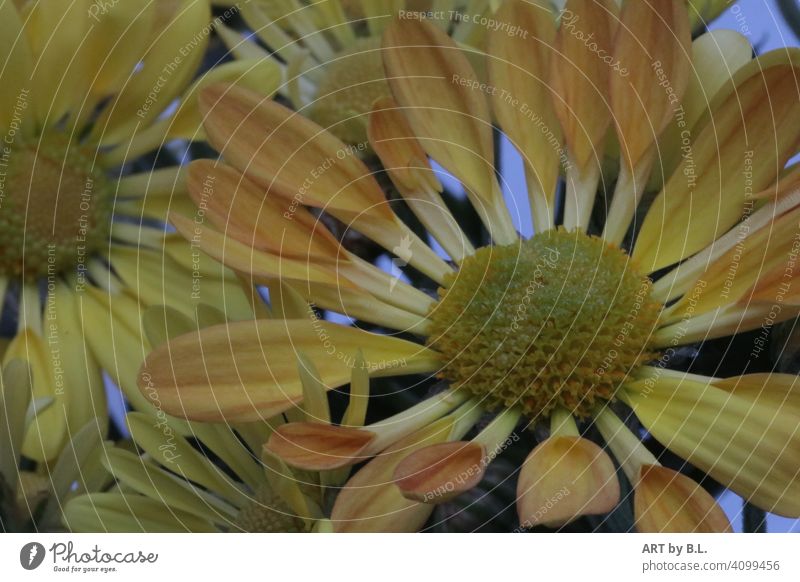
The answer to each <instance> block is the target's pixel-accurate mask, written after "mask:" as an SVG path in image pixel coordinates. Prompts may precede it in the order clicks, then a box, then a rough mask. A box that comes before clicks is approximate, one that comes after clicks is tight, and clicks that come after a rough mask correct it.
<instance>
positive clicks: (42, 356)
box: [4, 328, 69, 461]
mask: <svg viewBox="0 0 800 582" xmlns="http://www.w3.org/2000/svg"><path fill="white" fill-rule="evenodd" d="M59 357H60V356H59V354H58V352H57V351H56V352H55V353H53V352H51V351H50V349H49V346H48V344H47V343H46V342H45V340H44V338H42V337H41V336H40V335H39V334H37V333H36V332H34V331H33V330H31V329H30V328H26V329H24V330H23V331H22V332H21V333H19V334H17V336H16V337H15V338H14V339H13V340H12V341H11V344H10V345H9V346H8V349H7V351H6V353H5V355H4V361H5V362H11V361H13V360H21V361H23V362H26V363H27V364H28V366H29V367H30V374H31V375H30V382H31V385H32V391H33V399H34V400H36V399H40V398H48V399H53V400H54V402H53V404H52V405H51V406H48V407H47V409H46V410H44V411H42V412H40V413H39V414H38V415H36V418H35V419H34V420H33V422H32V423H31V426H29V427H28V429H27V431H26V436H25V440H24V442H23V447H22V451H23V453H24V454H25V456H27V457H30V458H32V459H34V460H36V461H45V460H48V461H49V460H55V459H56V458H57V457H58V454H59V453H60V452H61V448H62V447H63V446H64V443H65V441H66V439H67V438H68V436H67V435H68V432H67V422H66V420H67V419H66V417H67V410H69V399H68V396H69V395H68V394H67V393H66V391H65V386H64V377H63V368H61V364H60V361H58V365H59V370H58V371H59V372H60V373H59V374H58V375H56V373H55V372H56V370H55V368H54V363H56V362H54V358H59Z"/></svg>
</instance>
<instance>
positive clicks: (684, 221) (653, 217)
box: [633, 49, 800, 271]
mask: <svg viewBox="0 0 800 582" xmlns="http://www.w3.org/2000/svg"><path fill="white" fill-rule="evenodd" d="M792 59H800V50H791V49H788V50H783V49H782V50H781V51H776V52H773V53H766V54H764V55H762V56H761V57H759V58H758V59H756V60H755V61H754V62H753V63H751V64H748V65H746V66H745V67H744V68H743V69H742V70H740V71H739V72H738V73H737V74H736V75H734V79H733V80H732V82H731V85H732V86H735V91H734V90H732V89H731V90H730V91H725V90H723V93H724V94H723V95H722V96H721V97H720V98H719V99H721V101H720V102H719V103H717V102H716V100H715V102H714V103H713V104H712V106H713V110H712V111H711V115H710V118H709V119H710V120H713V122H710V121H709V122H707V123H705V124H703V121H700V122H698V123H700V124H702V125H701V127H702V129H701V130H700V131H699V134H698V135H697V137H696V138H695V139H691V136H690V137H689V138H688V142H687V144H685V146H686V148H687V149H686V150H685V152H684V153H685V155H684V158H683V160H682V162H681V164H680V165H679V166H678V168H677V169H676V170H675V172H674V173H673V175H672V177H671V178H670V179H669V180H668V181H667V183H666V185H665V186H664V190H663V191H662V192H661V193H660V194H659V195H658V197H657V198H656V200H655V201H654V203H653V206H652V207H651V209H650V211H649V212H648V214H647V217H646V218H645V221H644V224H643V225H642V230H641V232H640V234H639V237H638V239H637V241H636V246H635V248H634V254H633V256H634V258H635V259H636V260H638V261H639V262H640V264H641V265H642V267H643V268H644V269H646V270H649V271H653V270H656V269H660V268H662V267H665V266H668V265H671V264H673V263H675V262H677V261H679V260H681V259H683V258H685V257H687V256H689V255H691V254H693V253H695V252H697V251H699V250H701V249H702V248H704V247H705V246H706V245H708V244H709V243H711V242H712V241H714V240H715V239H717V238H719V237H720V236H722V235H723V234H724V233H725V232H726V231H727V230H728V229H729V228H730V227H731V226H733V225H734V224H735V223H736V222H737V221H738V220H739V219H740V218H741V216H742V214H743V212H744V205H745V200H746V197H747V192H753V193H755V192H758V191H760V190H763V189H764V188H766V187H767V186H768V185H769V184H770V183H772V182H774V181H775V180H776V178H777V177H778V175H779V172H780V171H781V170H782V169H783V167H784V166H785V164H786V162H787V161H788V160H789V158H790V157H791V156H792V155H794V154H795V153H796V152H797V148H798V145H799V144H800V136H798V134H797V132H796V131H794V130H793V129H790V128H794V127H796V126H797V125H798V124H800V99H798V89H797V84H796V82H795V79H796V78H797V75H798V72H799V69H800V67H798V66H797V65H795V64H793V63H792ZM798 62H800V61H798ZM751 169H752V171H750V170H751Z"/></svg>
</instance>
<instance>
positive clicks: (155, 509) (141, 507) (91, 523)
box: [64, 493, 217, 533]
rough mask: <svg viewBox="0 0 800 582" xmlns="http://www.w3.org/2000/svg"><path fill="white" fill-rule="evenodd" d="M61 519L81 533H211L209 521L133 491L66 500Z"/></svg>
mask: <svg viewBox="0 0 800 582" xmlns="http://www.w3.org/2000/svg"><path fill="white" fill-rule="evenodd" d="M64 523H65V524H66V525H67V527H69V529H70V530H71V531H75V532H82V533H95V532H112V533H114V532H116V533H139V532H145V533H171V532H198V533H202V532H205V533H212V532H216V531H217V529H216V528H214V527H213V525H212V524H211V522H209V521H208V520H205V519H202V518H200V517H197V516H195V515H192V514H191V513H188V512H186V511H180V510H177V509H173V508H170V507H169V506H167V505H166V504H165V503H164V502H163V501H161V500H160V499H150V498H149V497H144V496H142V495H139V494H137V493H93V494H91V495H82V496H81V497H77V498H75V499H73V500H71V501H70V502H69V503H67V505H66V507H65V508H64Z"/></svg>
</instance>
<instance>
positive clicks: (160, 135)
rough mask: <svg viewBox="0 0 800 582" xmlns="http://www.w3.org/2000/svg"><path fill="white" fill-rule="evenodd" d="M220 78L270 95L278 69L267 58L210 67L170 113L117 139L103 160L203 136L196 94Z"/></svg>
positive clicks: (277, 82)
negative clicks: (128, 138) (126, 137)
mask: <svg viewBox="0 0 800 582" xmlns="http://www.w3.org/2000/svg"><path fill="white" fill-rule="evenodd" d="M222 82H225V83H230V84H232V85H236V86H238V87H247V88H249V89H253V90H257V91H259V93H260V94H261V95H263V96H264V97H271V96H272V95H274V93H275V91H277V89H278V86H279V85H280V83H281V71H280V68H279V67H278V65H277V64H276V63H275V61H274V60H272V59H268V58H259V59H255V60H237V61H234V62H230V63H225V64H223V65H218V66H216V67H214V68H212V69H211V70H210V71H208V72H207V73H205V74H204V75H203V76H202V77H200V78H199V79H197V80H196V81H195V82H194V83H193V84H192V86H191V87H190V88H189V89H188V90H187V91H186V93H185V94H183V95H182V96H181V100H180V103H179V104H178V108H177V111H175V113H174V114H173V115H171V116H169V117H166V118H164V119H159V120H158V121H157V122H156V123H154V124H153V125H152V126H150V127H148V128H147V129H146V130H144V131H142V132H140V133H138V134H136V135H135V136H132V139H131V141H130V143H124V142H123V143H120V144H119V145H118V146H117V148H116V149H115V150H114V151H113V152H111V153H109V154H107V155H106V158H105V159H106V162H107V163H123V162H124V161H125V160H126V159H129V160H130V159H134V158H135V157H137V156H138V155H141V154H144V153H147V152H149V151H152V150H155V149H157V148H158V147H160V146H162V145H163V144H165V143H167V142H168V141H171V140H175V139H185V140H189V141H202V140H204V139H205V134H204V132H203V118H202V116H201V114H200V110H199V108H198V95H199V94H200V92H201V91H202V90H203V88H205V87H208V86H210V85H213V84H215V83H222Z"/></svg>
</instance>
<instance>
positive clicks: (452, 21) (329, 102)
mask: <svg viewBox="0 0 800 582" xmlns="http://www.w3.org/2000/svg"><path fill="white" fill-rule="evenodd" d="M218 3H220V4H225V5H227V4H233V5H234V6H236V5H237V3H232V2H218ZM491 4H492V3H491V2H489V0H479V1H478V2H472V3H470V10H471V12H470V15H472V14H474V15H475V16H481V15H484V14H485V15H487V16H488V15H489V14H490V13H491V6H490V5H491ZM466 5H467V2H466V0H445V1H444V2H433V1H432V0H401V1H399V2H398V1H395V0H368V1H365V2H363V1H359V0H323V1H322V2H319V1H315V2H306V1H301V2H297V1H295V0H278V1H275V0H255V1H253V2H248V3H245V4H242V5H241V6H240V7H239V9H240V10H241V13H242V16H243V18H244V20H245V22H246V23H247V25H248V26H249V28H250V29H251V30H253V31H254V32H255V35H256V36H257V38H259V39H260V40H261V41H262V42H263V43H264V44H266V46H267V47H268V48H269V49H270V51H272V52H267V51H265V50H264V49H262V48H260V47H259V45H258V44H257V43H256V42H255V40H254V39H252V38H249V39H248V38H242V37H241V36H240V35H239V34H238V33H236V32H234V31H232V30H230V29H228V28H226V27H225V26H224V25H222V24H220V25H218V26H217V30H218V31H219V32H220V35H221V36H222V38H223V40H225V42H226V44H227V45H228V47H229V49H230V50H231V51H232V52H233V53H234V54H235V55H236V56H237V57H240V58H252V57H255V56H262V57H264V58H271V59H275V60H276V61H277V62H280V63H281V67H282V69H283V75H284V82H283V85H282V86H281V89H280V92H281V94H282V95H283V96H284V97H286V98H287V99H288V100H289V102H290V103H291V104H292V106H293V107H294V108H295V109H296V110H298V111H302V112H303V113H304V115H307V116H308V117H310V118H311V119H313V120H314V121H315V122H317V123H318V124H320V125H321V126H323V127H325V128H326V129H328V130H329V131H331V132H332V133H333V134H334V135H336V136H338V137H339V138H340V139H342V140H344V141H345V142H347V143H351V144H359V143H363V144H365V145H366V142H367V124H366V119H367V116H368V114H369V111H370V109H371V107H372V103H373V101H375V100H376V99H379V98H381V97H386V96H388V95H389V85H388V84H387V82H386V78H385V74H384V72H383V63H382V62H381V55H380V42H381V34H382V33H383V31H384V29H385V28H386V26H387V25H388V24H389V23H390V22H391V20H392V17H393V16H394V15H395V14H398V13H401V14H404V13H413V14H421V13H425V14H429V15H430V16H432V17H433V18H435V21H436V23H437V25H438V26H441V27H442V28H443V29H450V30H451V31H452V35H453V38H455V39H457V40H458V41H459V42H460V43H463V44H467V45H477V44H478V43H479V41H480V39H481V38H482V36H483V34H484V30H485V28H484V27H482V26H481V25H480V24H479V23H480V19H476V20H475V21H473V19H472V18H471V17H470V18H467V17H466V16H465V13H464V12H463V11H462V10H463V9H464V8H465V7H466ZM458 15H460V18H459V16H458ZM476 58H477V57H476Z"/></svg>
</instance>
